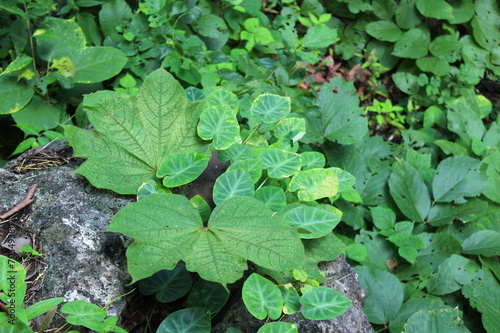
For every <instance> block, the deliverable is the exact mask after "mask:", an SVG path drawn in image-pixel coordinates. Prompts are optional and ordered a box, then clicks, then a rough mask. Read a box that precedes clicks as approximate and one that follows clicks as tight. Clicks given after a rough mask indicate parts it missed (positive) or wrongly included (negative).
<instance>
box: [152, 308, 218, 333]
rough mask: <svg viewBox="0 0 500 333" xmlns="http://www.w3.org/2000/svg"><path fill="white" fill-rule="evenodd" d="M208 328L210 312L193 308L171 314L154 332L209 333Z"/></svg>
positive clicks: (209, 325)
mask: <svg viewBox="0 0 500 333" xmlns="http://www.w3.org/2000/svg"><path fill="white" fill-rule="evenodd" d="M210 327H211V324H210V312H209V311H207V309H205V308H199V307H193V308H187V309H182V310H177V311H175V312H173V313H171V314H170V315H169V316H168V317H167V318H165V320H164V321H162V322H161V324H160V326H159V327H158V330H156V332H157V333H180V332H210Z"/></svg>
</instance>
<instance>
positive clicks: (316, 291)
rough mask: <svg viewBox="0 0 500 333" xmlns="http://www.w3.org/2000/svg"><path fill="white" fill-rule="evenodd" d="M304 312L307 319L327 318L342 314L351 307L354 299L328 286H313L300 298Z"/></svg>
mask: <svg viewBox="0 0 500 333" xmlns="http://www.w3.org/2000/svg"><path fill="white" fill-rule="evenodd" d="M300 303H301V304H302V305H303V306H304V309H302V314H303V315H304V317H306V318H307V319H312V320H327V319H332V318H335V317H338V316H340V315H341V314H343V313H344V312H346V311H347V309H349V307H350V306H351V304H352V301H351V300H350V299H349V298H347V297H345V296H344V295H342V294H341V293H339V292H338V291H336V290H334V289H331V288H328V287H317V288H313V289H311V290H309V291H307V292H306V293H304V295H302V297H301V298H300Z"/></svg>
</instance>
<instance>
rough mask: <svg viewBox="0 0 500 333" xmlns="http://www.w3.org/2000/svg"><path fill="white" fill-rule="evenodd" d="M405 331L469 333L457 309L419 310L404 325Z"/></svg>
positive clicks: (407, 332)
mask: <svg viewBox="0 0 500 333" xmlns="http://www.w3.org/2000/svg"><path fill="white" fill-rule="evenodd" d="M404 332H405V333H421V332H429V333H470V331H469V330H468V329H467V327H466V326H465V324H464V322H463V320H462V313H461V311H460V310H458V309H449V308H448V309H434V310H420V311H418V312H417V313H415V314H414V315H412V316H411V317H410V318H409V319H408V321H407V322H406V324H405V325H404Z"/></svg>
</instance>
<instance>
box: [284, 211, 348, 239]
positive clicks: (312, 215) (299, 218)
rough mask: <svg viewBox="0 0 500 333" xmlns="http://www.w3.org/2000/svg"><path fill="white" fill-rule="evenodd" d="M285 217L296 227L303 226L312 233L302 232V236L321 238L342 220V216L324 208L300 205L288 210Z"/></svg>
mask: <svg viewBox="0 0 500 333" xmlns="http://www.w3.org/2000/svg"><path fill="white" fill-rule="evenodd" d="M283 218H284V219H285V220H286V221H287V222H288V223H289V224H290V225H291V226H293V227H295V228H303V229H306V230H308V231H310V232H311V233H309V234H305V233H304V234H300V237H301V238H308V239H309V238H319V237H323V236H325V235H327V234H328V233H329V232H331V231H332V230H333V228H335V227H336V226H337V224H338V223H339V222H340V218H339V217H338V216H336V215H334V214H332V213H329V212H327V211H325V210H323V209H319V208H315V207H311V206H303V205H300V206H298V207H296V208H293V209H291V210H289V211H287V212H286V213H285V214H284V215H283Z"/></svg>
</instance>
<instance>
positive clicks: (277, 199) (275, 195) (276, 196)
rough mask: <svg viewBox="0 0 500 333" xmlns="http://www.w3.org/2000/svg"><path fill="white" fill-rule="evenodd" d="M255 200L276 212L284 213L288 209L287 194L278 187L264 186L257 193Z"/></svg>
mask: <svg viewBox="0 0 500 333" xmlns="http://www.w3.org/2000/svg"><path fill="white" fill-rule="evenodd" d="M255 199H258V200H259V201H261V202H263V203H264V204H265V205H266V206H267V207H269V208H271V210H273V211H275V212H278V213H279V212H282V211H283V210H284V209H285V207H286V197H285V192H283V190H282V189H281V188H279V187H276V186H264V187H261V188H259V189H258V190H257V191H255Z"/></svg>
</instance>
